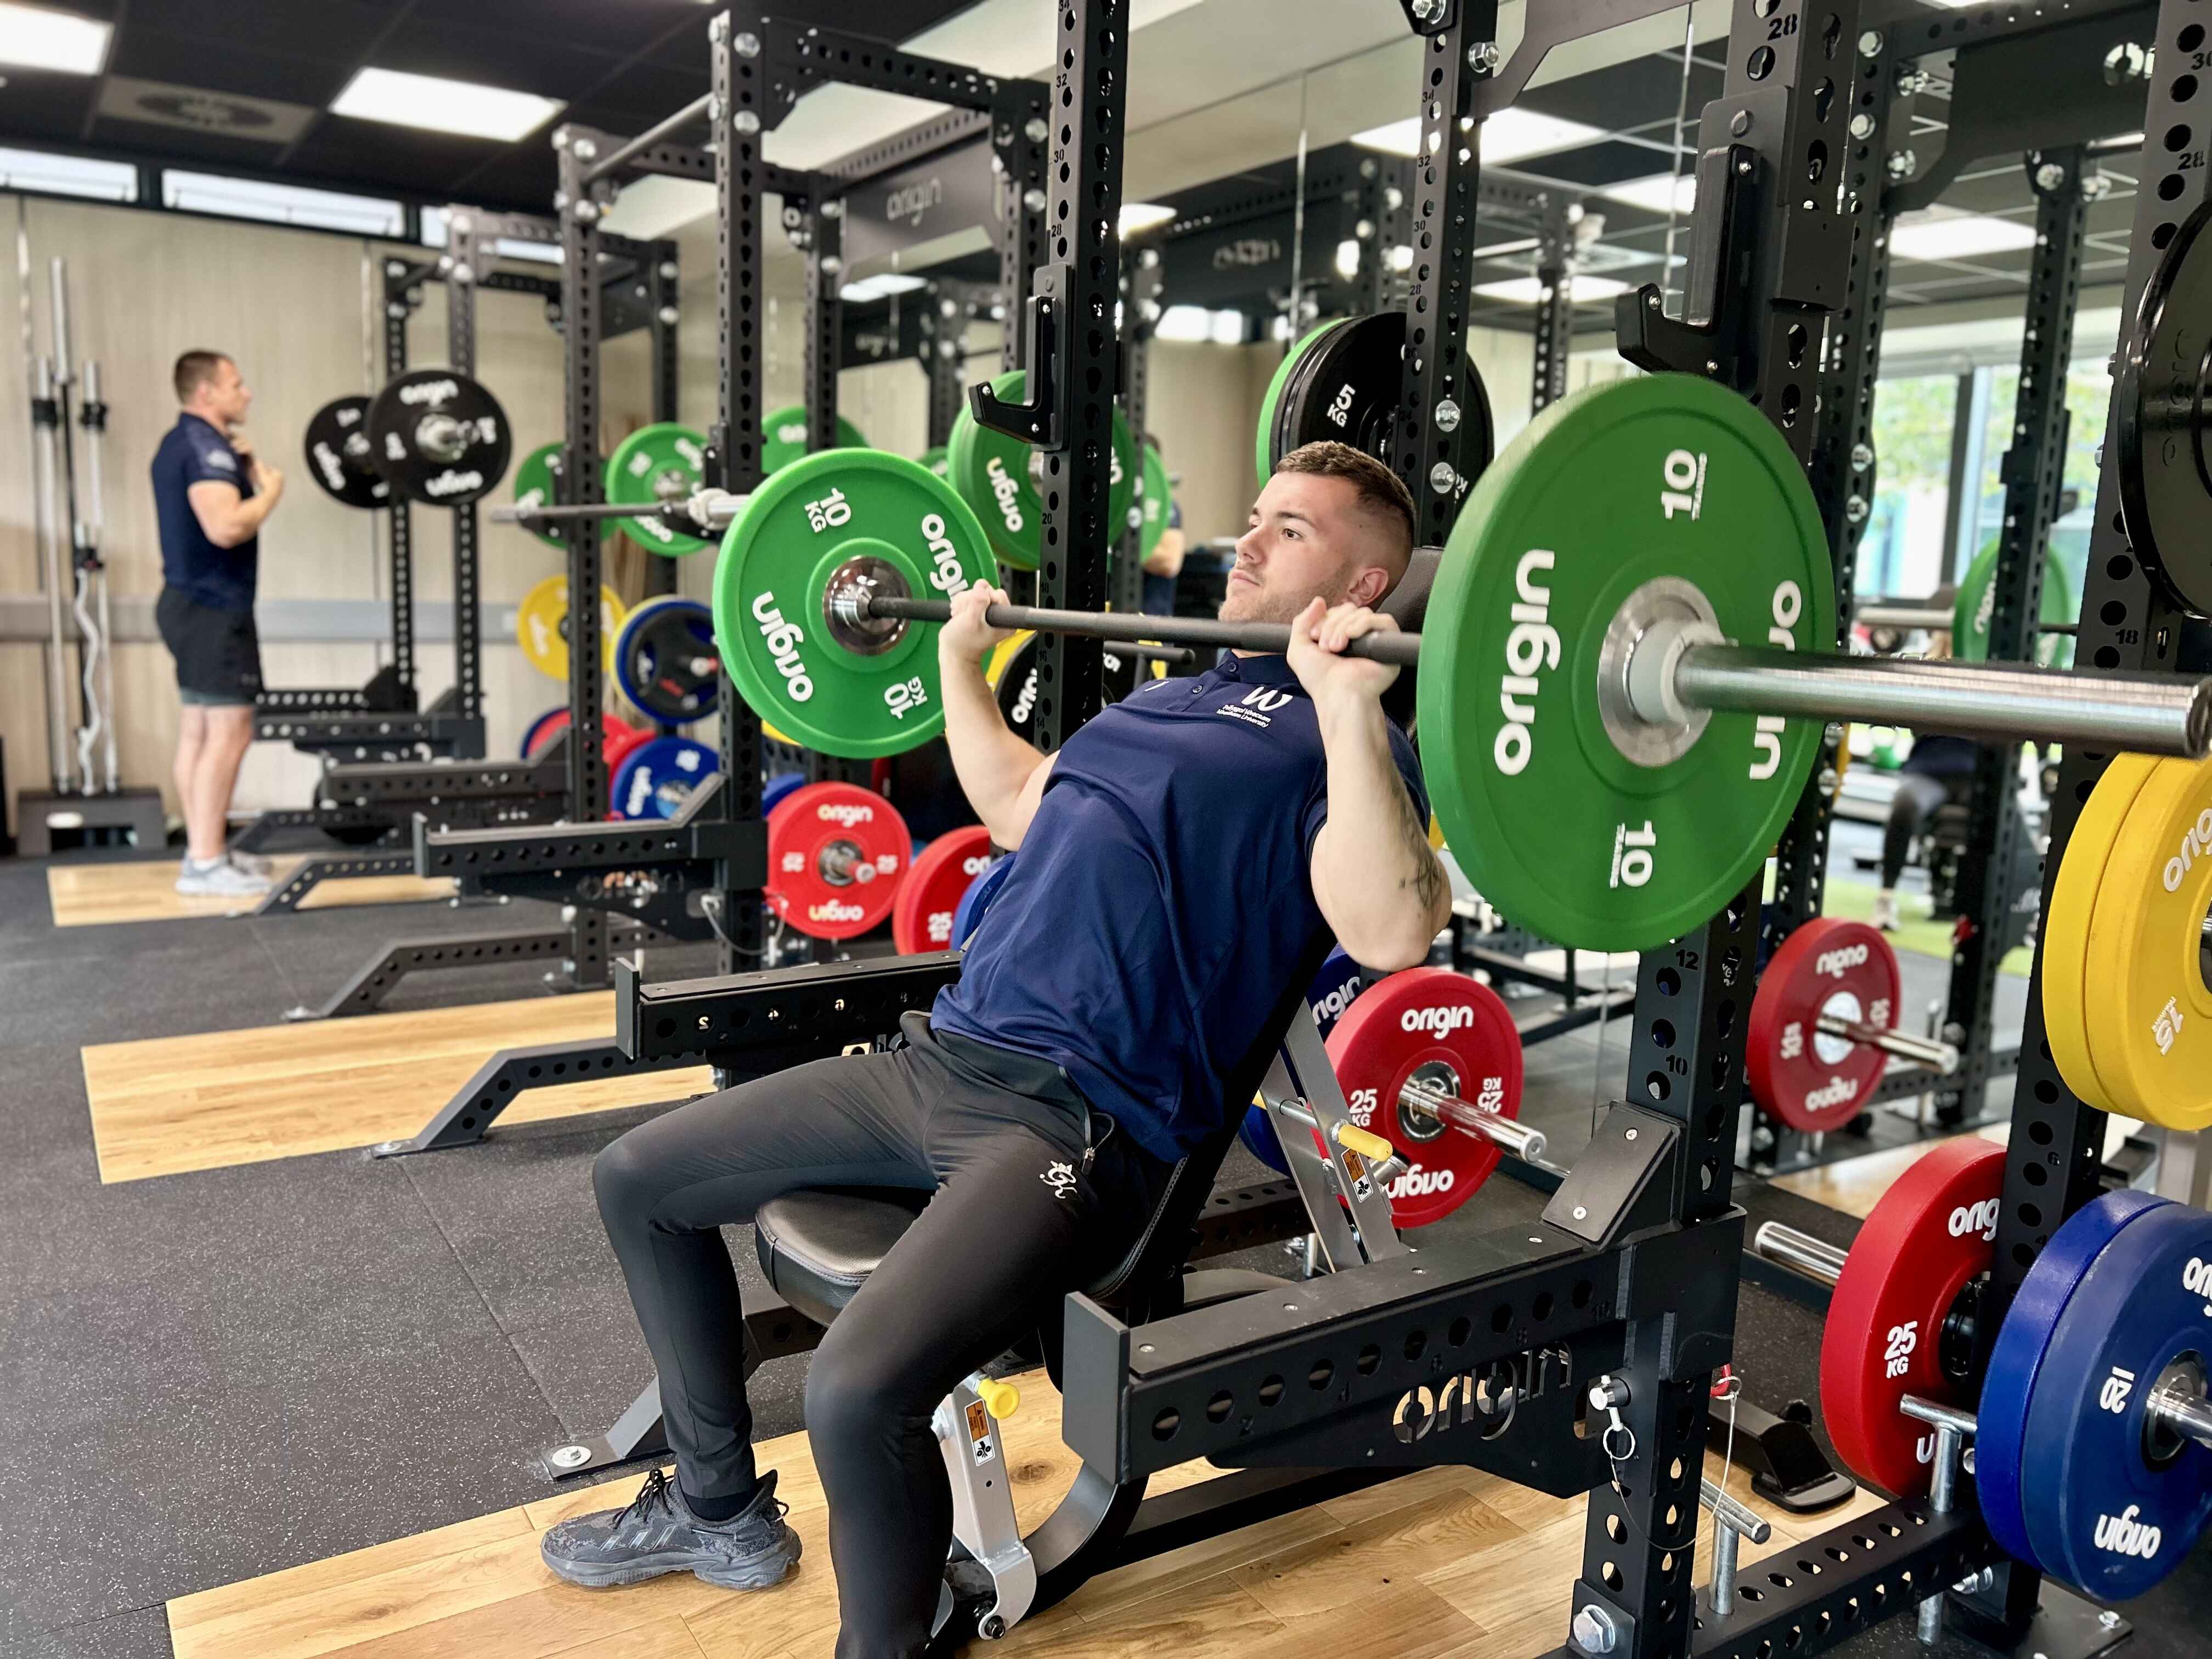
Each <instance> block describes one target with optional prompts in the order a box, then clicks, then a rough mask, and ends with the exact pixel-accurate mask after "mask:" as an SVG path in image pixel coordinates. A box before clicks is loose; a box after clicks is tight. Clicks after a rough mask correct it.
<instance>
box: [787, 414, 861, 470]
mask: <svg viewBox="0 0 2212 1659" xmlns="http://www.w3.org/2000/svg"><path fill="white" fill-rule="evenodd" d="M837 447H838V448H840V449H866V447H868V441H867V440H866V438H864V437H862V436H861V435H860V428H858V427H857V426H854V424H853V423H852V422H850V421H848V420H847V419H846V418H845V417H844V416H842V415H840V416H838V417H837ZM805 453H806V405H805V404H786V405H785V406H784V407H783V408H781V409H777V410H770V411H769V416H768V418H767V419H766V420H764V421H763V422H761V471H762V472H763V474H766V473H769V472H779V471H782V470H783V469H784V468H785V467H787V466H789V465H791V464H792V463H793V461H795V460H797V459H799V457H800V456H801V455H804V454H805Z"/></svg>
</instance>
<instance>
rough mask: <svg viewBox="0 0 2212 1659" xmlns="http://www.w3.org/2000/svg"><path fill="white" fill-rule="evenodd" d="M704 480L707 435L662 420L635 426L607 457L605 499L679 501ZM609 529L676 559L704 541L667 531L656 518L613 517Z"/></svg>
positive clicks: (636, 503)
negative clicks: (656, 422) (613, 528)
mask: <svg viewBox="0 0 2212 1659" xmlns="http://www.w3.org/2000/svg"><path fill="white" fill-rule="evenodd" d="M706 481H707V438H706V435H705V434H704V433H701V432H695V431H693V430H692V429H691V428H690V427H688V426H678V425H677V423H676V422H673V421H663V422H660V423H659V424H658V425H656V426H641V427H640V428H638V429H637V430H636V431H635V432H633V433H631V434H630V435H629V437H627V438H625V439H623V441H622V442H621V444H620V445H619V446H617V448H616V450H615V453H613V454H612V455H611V456H609V457H608V458H607V476H606V486H607V500H608V501H611V502H612V503H613V504H614V505H615V506H617V507H657V506H659V504H660V503H661V502H663V501H682V500H684V498H685V497H686V496H689V495H692V494H694V493H696V491H697V490H698V489H699V488H700V486H701V485H702V484H704V483H706ZM614 523H615V528H616V529H617V530H619V531H621V532H623V534H624V535H626V536H628V537H629V538H630V539H631V540H632V541H634V542H635V543H636V544H638V545H639V546H640V547H641V548H643V549H645V550H646V551H647V552H648V553H659V554H663V555H665V556H667V557H669V558H680V557H682V556H684V554H686V553H696V552H697V551H698V550H700V549H701V548H702V547H704V546H706V545H707V544H706V543H705V542H704V541H703V540H702V539H701V538H698V537H696V536H687V535H685V534H684V533H683V532H681V531H678V530H671V529H670V528H669V527H668V526H666V525H665V524H664V523H662V522H661V520H659V518H657V517H652V516H648V517H646V518H641V519H617V520H615V521H614Z"/></svg>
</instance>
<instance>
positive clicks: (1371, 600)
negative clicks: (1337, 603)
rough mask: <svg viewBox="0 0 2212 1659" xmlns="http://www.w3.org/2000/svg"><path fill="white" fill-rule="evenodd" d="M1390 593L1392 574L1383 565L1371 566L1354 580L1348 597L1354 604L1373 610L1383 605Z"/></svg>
mask: <svg viewBox="0 0 2212 1659" xmlns="http://www.w3.org/2000/svg"><path fill="white" fill-rule="evenodd" d="M1389 592H1390V573H1389V571H1387V570H1385V569H1383V567H1382V566H1381V565H1378V564H1370V565H1369V566H1368V567H1367V568H1365V569H1364V570H1362V571H1361V572H1360V573H1359V574H1358V576H1356V577H1354V578H1353V579H1352V591H1351V592H1350V593H1348V594H1347V595H1346V597H1347V598H1348V599H1350V600H1351V601H1352V604H1354V605H1364V606H1366V607H1367V608H1368V609H1370V610H1372V609H1373V608H1374V607H1375V606H1376V605H1380V604H1382V602H1383V599H1384V598H1385V597H1386V596H1387V595H1388V594H1389Z"/></svg>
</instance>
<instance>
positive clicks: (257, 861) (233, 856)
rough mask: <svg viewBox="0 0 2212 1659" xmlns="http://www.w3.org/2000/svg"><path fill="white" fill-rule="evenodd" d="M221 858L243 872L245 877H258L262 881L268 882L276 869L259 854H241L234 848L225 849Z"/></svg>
mask: <svg viewBox="0 0 2212 1659" xmlns="http://www.w3.org/2000/svg"><path fill="white" fill-rule="evenodd" d="M223 857H224V858H225V859H227V860H229V861H230V862H231V863H233V864H234V865H236V866H238V867H239V868H240V869H241V870H243V871H245V872H246V874H247V875H249V876H258V877H260V878H261V879H262V880H264V881H267V880H269V879H270V877H271V875H273V874H274V872H275V871H276V866H275V865H273V864H271V863H270V861H269V860H267V859H264V858H263V857H262V856H261V854H258V853H241V852H240V851H239V850H238V849H237V848H235V847H233V848H228V849H226V850H225V852H224V853H223Z"/></svg>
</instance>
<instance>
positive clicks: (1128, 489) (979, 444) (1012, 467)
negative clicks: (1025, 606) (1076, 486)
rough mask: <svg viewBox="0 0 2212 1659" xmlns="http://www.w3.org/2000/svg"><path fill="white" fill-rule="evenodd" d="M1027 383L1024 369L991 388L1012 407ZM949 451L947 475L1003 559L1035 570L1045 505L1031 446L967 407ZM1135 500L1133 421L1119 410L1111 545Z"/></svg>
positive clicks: (1110, 497)
mask: <svg viewBox="0 0 2212 1659" xmlns="http://www.w3.org/2000/svg"><path fill="white" fill-rule="evenodd" d="M1024 381H1025V377H1024V374H1023V373H1022V371H1021V370H1020V369H1018V368H1016V369H1009V370H1008V371H1007V372H1006V373H1005V374H1000V375H999V376H998V377H997V378H996V379H994V380H993V381H992V382H991V387H992V390H993V391H994V392H997V393H998V394H999V396H1000V397H1001V398H1005V399H1006V400H1007V401H1008V402H1009V403H1018V402H1020V401H1021V398H1022V395H1023V392H1022V388H1023V386H1024ZM945 450H946V459H947V460H948V462H949V464H950V466H951V471H950V472H949V473H948V474H947V475H946V476H947V477H948V478H949V479H950V481H951V484H952V487H953V488H954V489H957V490H958V491H959V492H960V495H961V499H962V500H963V501H966V502H967V503H968V505H969V507H972V508H973V509H975V516H976V518H978V519H979V520H981V521H982V525H983V529H984V532H985V533H986V534H987V535H988V536H989V537H990V538H991V546H992V547H993V549H994V550H995V551H996V552H997V554H998V556H999V558H1000V560H1001V561H1002V562H1005V563H1007V564H1010V565H1012V566H1013V567H1014V568H1016V569H1017V570H1034V569H1036V568H1037V563H1038V561H1039V559H1040V557H1041V556H1042V554H1041V549H1042V544H1043V536H1044V503H1043V501H1041V500H1040V499H1039V498H1038V495H1037V488H1036V481H1035V480H1034V479H1032V478H1031V477H1030V446H1029V445H1027V444H1025V443H1024V442H1023V441H1021V440H1020V439H1019V438H1010V437H1008V436H1007V435H1006V434H1005V433H1003V432H994V431H992V430H991V429H990V428H988V427H986V426H982V425H980V424H978V423H977V422H976V419H975V416H974V415H973V414H972V413H971V412H970V411H969V410H968V409H967V408H966V407H965V406H963V408H962V409H961V410H960V413H959V414H958V416H956V417H955V418H954V420H953V422H952V441H951V442H950V443H948V444H947V445H946V446H945ZM1136 499H1137V446H1136V443H1135V441H1134V440H1133V439H1132V438H1131V437H1130V435H1129V423H1128V422H1127V421H1126V420H1124V419H1123V418H1122V416H1121V410H1120V409H1119V408H1116V409H1115V411H1114V441H1113V466H1112V470H1111V471H1110V473H1109V483H1108V486H1107V495H1106V522H1107V537H1108V541H1109V545H1111V544H1113V543H1115V542H1118V541H1120V540H1121V532H1122V531H1123V530H1124V529H1125V528H1126V527H1127V525H1128V522H1129V509H1130V507H1131V506H1132V505H1133V504H1134V502H1135V501H1136Z"/></svg>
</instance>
